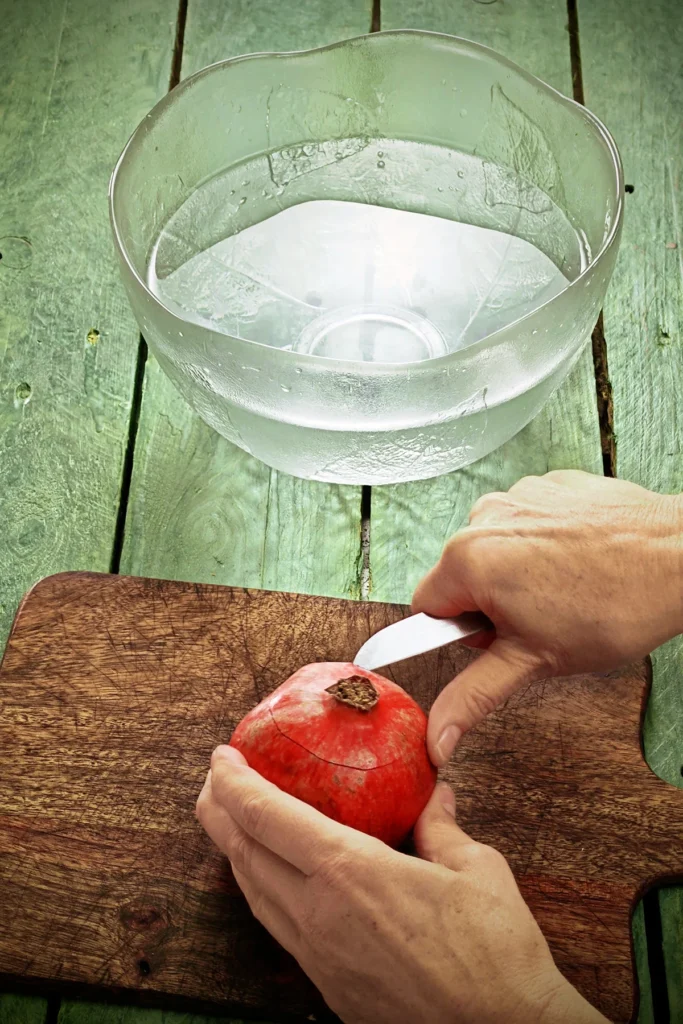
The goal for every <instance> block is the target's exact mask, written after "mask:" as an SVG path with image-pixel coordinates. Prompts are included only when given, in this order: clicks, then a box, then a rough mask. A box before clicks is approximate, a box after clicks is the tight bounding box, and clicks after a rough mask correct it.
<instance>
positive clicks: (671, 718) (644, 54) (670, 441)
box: [579, 0, 683, 1021]
mask: <svg viewBox="0 0 683 1024" xmlns="http://www.w3.org/2000/svg"><path fill="white" fill-rule="evenodd" d="M579 26H580V39H581V55H582V66H583V81H584V90H585V94H586V102H587V103H588V105H589V106H591V107H592V109H594V110H595V111H596V113H597V114H598V115H599V116H601V117H603V118H604V119H605V122H606V123H607V125H608V126H609V128H610V130H611V131H612V132H613V134H614V136H615V138H616V141H617V144H618V146H619V148H620V150H621V154H622V158H623V161H624V170H625V176H626V181H627V182H628V183H629V184H631V185H633V189H634V191H633V193H632V194H628V195H627V196H626V202H627V207H626V218H625V223H624V235H623V240H622V244H621V252H620V255H619V260H618V263H617V268H616V271H615V275H614V279H613V282H612V286H611V288H610V292H609V295H608V297H607V302H606V303H605V337H606V341H607V351H608V358H609V371H610V378H611V381H612V386H613V389H614V425H615V432H616V436H617V469H618V473H619V476H622V477H624V478H625V479H627V480H635V481H636V482H637V483H640V484H643V485H644V486H645V487H650V488H652V489H653V490H656V491H664V492H671V493H673V492H680V491H683V417H682V416H681V397H680V396H681V394H682V393H683V356H682V352H683V348H682V345H683V337H682V336H681V324H682V321H681V309H682V308H683V220H682V217H683V209H682V208H681V193H680V181H681V173H682V172H683V126H682V124H681V94H682V92H683V60H682V57H681V54H683V18H681V8H680V3H679V2H678V0H657V2H655V3H653V4H651V5H648V6H647V8H643V7H641V6H640V5H638V4H634V5H631V6H629V10H628V16H627V17H625V16H624V9H623V4H620V3H619V0H590V2H586V3H581V2H580V3H579ZM682 680H683V641H681V640H677V641H674V642H673V643H670V644H668V645H667V646H666V647H664V648H662V649H661V650H659V651H657V652H656V653H655V655H654V657H653V689H652V696H651V699H650V702H649V705H648V710H647V717H646V721H645V728H644V732H643V739H644V743H645V751H646V755H647V758H648V761H649V763H650V765H651V766H652V768H653V769H654V770H655V771H656V772H657V774H658V775H661V776H662V778H665V779H667V780H668V781H669V782H671V783H673V784H674V785H679V786H680V785H681V783H682V779H681V771H682V770H681V763H682V759H681V750H683V696H682V695H683V690H682V688H681V682H682ZM660 909H661V914H662V933H663V946H664V959H665V963H666V972H667V982H668V994H669V1004H670V1013H671V1020H672V1021H674V1020H680V1019H682V1018H683V889H681V888H677V889H669V890H666V891H665V892H663V893H662V894H661V897H660Z"/></svg>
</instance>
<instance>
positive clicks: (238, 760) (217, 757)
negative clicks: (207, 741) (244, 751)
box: [211, 743, 245, 767]
mask: <svg viewBox="0 0 683 1024" xmlns="http://www.w3.org/2000/svg"><path fill="white" fill-rule="evenodd" d="M216 761H229V762H230V763H231V764H244V763H245V761H244V758H243V757H242V755H241V754H240V752H239V750H235V748H234V747H229V746H228V744H227V743H222V744H221V745H220V747H216V749H215V750H214V752H213V754H212V755H211V765H212V767H213V765H215V763H216Z"/></svg>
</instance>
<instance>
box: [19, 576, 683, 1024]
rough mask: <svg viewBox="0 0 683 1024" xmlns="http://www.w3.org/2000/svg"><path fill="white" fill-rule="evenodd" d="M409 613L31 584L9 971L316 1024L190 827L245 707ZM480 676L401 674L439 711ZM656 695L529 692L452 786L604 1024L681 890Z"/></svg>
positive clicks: (681, 847) (497, 721)
mask: <svg viewBox="0 0 683 1024" xmlns="http://www.w3.org/2000/svg"><path fill="white" fill-rule="evenodd" d="M404 613H405V610H404V609H401V608H399V607H395V606H390V605H384V604H379V603H358V602H353V601H339V600H329V599H323V598H315V597H309V596H301V595H298V596H297V595H287V594H282V593H270V592H267V591H244V590H231V589H228V588H224V587H206V586H199V585H193V584H188V583H177V582H164V581H153V580H140V579H135V578H132V577H117V576H97V575H92V574H67V575H63V576H58V577H52V578H50V579H48V580H45V581H43V582H42V583H41V584H39V585H38V587H37V588H35V589H34V591H33V592H32V593H31V594H30V595H29V597H28V598H27V600H26V601H25V603H24V604H23V606H22V608H21V610H20V613H19V617H18V620H17V623H16V625H15V627H14V630H13V632H12V635H11V637H10V640H9V643H8V646H7V651H6V654H5V660H4V663H3V666H2V670H1V672H0V699H2V703H3V715H2V718H0V849H2V853H3V857H2V860H1V861H0V877H1V879H2V885H3V891H4V907H3V914H2V915H1V916H0V972H2V973H4V974H5V975H7V976H10V977H13V976H16V977H19V978H23V979H29V978H41V979H51V980H56V981H60V982H72V983H75V984H80V985H88V986H101V985H104V986H107V987H111V988H113V989H118V990H119V991H120V990H132V993H135V994H137V995H141V994H142V995H147V996H155V997H162V996H173V997H187V998H188V999H192V1000H195V1001H196V1000H203V1001H205V1002H210V1003H216V1004H218V1005H222V1006H223V1007H224V1008H225V1009H226V1010H228V1009H230V1008H233V1007H234V1008H235V1009H237V1010H240V1009H243V1010H249V1011H250V1012H251V1013H263V1014H264V1015H275V1014H278V1015H286V1014H287V1013H291V1014H293V1015H296V1016H299V1017H307V1016H308V1015H309V1014H310V1013H314V1014H315V1015H316V1016H325V1010H324V1007H323V1006H322V1004H321V1001H320V998H319V996H318V995H317V993H316V992H315V990H314V989H313V987H312V986H311V985H310V983H308V982H307V980H306V979H305V978H304V977H303V975H301V974H300V972H299V971H298V968H296V966H295V964H294V963H293V961H290V960H289V958H288V957H287V956H286V955H285V954H284V953H283V952H282V950H280V949H279V947H278V946H277V944H276V943H274V942H273V941H271V940H270V939H269V937H268V936H267V935H266V933H265V932H264V931H263V929H261V928H260V926H258V925H257V924H256V922H255V921H254V919H253V918H252V917H251V914H250V913H249V911H248V908H247V906H246V903H245V902H244V901H243V899H242V897H241V895H240V893H239V890H238V889H237V887H236V885H235V883H234V881H233V880H232V876H231V874H230V871H229V867H228V866H227V862H226V861H225V860H224V858H222V857H221V856H220V855H219V854H218V852H217V851H216V850H215V848H214V847H213V845H212V843H211V841H210V840H209V839H208V837H207V836H206V835H205V834H204V832H203V830H202V829H201V827H200V826H199V824H198V822H197V821H196V819H195V817H194V814H193V807H194V802H195V799H196V795H197V792H198V789H199V787H200V784H201V781H202V778H203V775H204V774H205V771H206V763H207V760H208V757H209V754H210V751H211V749H212V748H213V747H214V746H215V745H216V744H217V743H218V742H221V741H224V740H226V739H228V738H229V736H230V734H231V732H232V729H233V728H234V726H235V725H236V723H237V722H238V721H239V720H240V719H241V717H242V716H243V715H244V714H245V712H246V711H247V710H248V709H249V708H250V707H252V706H253V705H254V704H255V703H256V702H257V701H258V700H260V699H262V698H263V697H264V696H265V695H266V694H267V693H268V692H270V691H271V690H272V689H273V688H274V687H275V686H276V685H277V684H278V683H279V682H281V681H282V680H283V679H285V678H286V677H287V676H288V675H290V674H291V672H293V671H294V670H295V669H296V668H298V667H299V666H300V665H301V664H303V663H306V662H309V661H313V660H331V661H342V660H347V659H349V658H350V657H352V656H353V654H354V653H355V651H356V650H357V649H358V647H359V646H360V645H361V643H362V642H363V641H364V640H365V639H366V638H367V637H368V636H369V635H370V634H371V633H372V632H374V631H375V630H377V629H379V628H381V627H382V626H383V625H386V624H387V623H388V622H391V621H395V620H396V619H397V618H399V617H401V615H402V614H404ZM470 657H471V655H470V654H469V652H467V651H466V650H465V649H463V648H457V646H456V647H451V648H448V649H445V650H442V651H441V652H438V653H433V654H432V655H430V656H426V657H423V658H416V659H413V660H412V661H409V662H405V663H403V664H402V665H399V666H395V668H394V670H393V672H392V673H391V674H392V675H393V676H394V678H395V679H396V680H397V681H398V682H400V683H401V684H402V685H404V686H405V687H406V689H407V690H409V692H411V693H412V694H413V695H414V696H415V697H416V699H417V700H418V701H419V702H420V703H421V704H422V705H423V707H425V708H428V707H429V706H430V705H431V703H432V702H433V700H434V697H435V696H436V693H437V692H438V689H439V687H440V686H441V685H443V684H444V683H445V682H446V681H447V680H448V679H450V678H451V677H452V676H453V675H454V674H455V673H456V672H457V671H459V670H461V669H462V668H463V667H464V665H465V664H466V663H467V661H468V659H469V658H470ZM646 689H647V674H646V671H645V667H644V666H635V667H632V668H631V669H628V670H625V671H624V672H621V673H613V674H611V675H610V676H609V677H602V678H600V677H592V676H580V677H576V678H573V679H569V680H564V681H563V682H562V683H561V684H559V685H548V686H545V687H543V686H541V687H529V688H528V689H526V690H525V691H523V692H520V693H519V694H517V695H516V696H515V697H514V698H513V699H511V701H510V702H509V703H508V705H507V707H506V708H505V709H504V711H501V712H499V713H496V714H494V715H493V716H492V717H491V718H490V719H489V720H488V721H487V723H486V724H485V725H484V726H483V727H482V728H480V729H478V730H475V731H474V732H472V733H471V734H470V735H469V736H468V737H466V738H465V740H464V741H463V742H462V744H461V745H460V746H459V748H458V751H457V754H456V756H455V758H454V761H453V763H452V764H451V765H450V766H449V768H448V769H447V770H446V772H445V775H446V777H447V778H448V779H449V781H450V782H451V783H452V784H453V786H454V787H455V789H456V791H457V792H458V803H459V817H460V821H461V822H462V824H463V827H464V828H465V829H466V830H467V831H468V832H470V834H472V835H473V836H474V837H475V838H478V839H480V840H482V841H484V842H487V843H491V844H493V845H495V846H496V847H497V848H498V849H500V850H501V851H502V852H503V853H504V855H505V856H506V857H507V859H508V861H509V863H510V864H511V866H512V868H513V871H514V872H515V874H516V876H517V879H518V881H519V884H520V887H521V889H522V892H523V894H524V896H525V898H526V899H527V901H528V903H529V905H530V907H531V909H532V911H533V912H534V914H535V915H536V917H537V919H538V920H539V922H540V924H541V927H542V928H543V930H544V932H545V934H546V936H547V938H548V941H549V943H550V945H551V948H552V950H553V953H554V956H555V959H556V961H557V963H558V966H559V967H560V969H561V970H562V971H563V972H564V973H565V975H566V976H567V977H568V978H569V979H570V980H571V981H572V982H573V983H574V984H576V985H577V986H578V987H579V989H580V990H581V991H583V992H584V994H585V995H586V996H587V997H588V998H589V999H590V1000H591V1001H592V1002H593V1003H594V1004H595V1005H597V1006H599V1007H600V1008H601V1009H602V1010H603V1012H604V1013H606V1014H607V1016H608V1017H609V1018H610V1020H612V1021H626V1020H629V1019H630V1018H631V1011H632V1008H633V972H632V967H631V950H630V934H629V922H630V913H631V910H632V906H633V903H634V902H635V899H636V896H637V894H638V893H639V892H640V891H641V890H642V889H643V887H644V886H645V885H647V884H649V883H652V882H654V881H656V880H658V879H661V878H665V879H672V878H674V877H679V876H680V877H683V844H681V842H680V835H681V830H682V829H683V793H681V792H680V790H678V789H675V788H674V787H672V786H669V785H668V784H667V783H665V782H662V781H661V780H659V779H657V777H656V776H655V775H654V774H653V773H652V772H651V771H650V769H649V768H648V767H647V765H646V764H645V762H644V760H643V757H642V754H641V751H640V718H641V712H642V707H643V702H644V698H645V694H646ZM159 722H163V723H164V728H163V730H160V729H159ZM38 751H40V755H41V756H36V753H37V752H38ZM596 751H597V752H598V753H596ZM48 752H50V753H48ZM169 780H172V784H171V783H170V782H169ZM482 794H485V798H482ZM132 993H131V994H132Z"/></svg>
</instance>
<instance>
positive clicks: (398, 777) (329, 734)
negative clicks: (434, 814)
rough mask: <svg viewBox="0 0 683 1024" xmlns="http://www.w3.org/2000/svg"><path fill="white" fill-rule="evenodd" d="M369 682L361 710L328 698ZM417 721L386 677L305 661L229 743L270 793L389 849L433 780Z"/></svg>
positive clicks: (413, 708)
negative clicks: (344, 686) (347, 684)
mask: <svg viewBox="0 0 683 1024" xmlns="http://www.w3.org/2000/svg"><path fill="white" fill-rule="evenodd" d="M342 680H360V681H361V682H360V686H361V689H363V681H367V682H368V683H370V684H372V687H374V690H375V692H376V695H377V702H376V704H375V705H374V707H371V708H370V709H369V710H360V709H359V708H357V707H355V706H349V704H347V703H343V702H342V701H341V700H340V699H338V697H336V696H334V695H333V694H331V693H329V692H328V688H329V687H330V686H334V685H335V684H337V683H339V682H340V681H342ZM426 732H427V719H426V716H425V714H424V712H423V711H422V709H421V708H420V707H419V706H418V705H417V704H416V703H415V701H414V700H413V699H412V697H410V696H409V695H408V694H407V693H406V692H405V690H403V689H401V687H400V686H397V685H396V683H392V682H391V681H390V680H389V679H385V678H384V677H383V676H379V675H377V674H375V673H374V672H368V671H366V670H365V669H362V668H359V667H358V666H356V665H352V664H350V663H344V662H325V663H321V664H315V665H306V666H305V667H304V668H301V669H299V671H298V672H295V673H294V675H293V676H291V677H290V678H289V679H288V680H287V681H286V682H284V683H283V684H282V685H281V686H279V687H278V688H277V690H274V691H273V693H271V694H270V696H268V697H266V699H265V700H263V701H262V702H261V703H260V704H259V705H258V706H257V707H255V708H253V709H252V710H251V711H250V712H249V713H248V714H247V715H246V716H245V717H244V718H243V719H242V721H241V722H240V724H239V725H238V726H237V728H236V729H235V731H234V733H233V735H232V738H231V740H230V743H231V745H232V746H233V747H235V748H236V749H237V750H239V751H241V753H242V754H243V755H244V757H245V758H246V759H247V762H248V763H249V764H250V765H251V767H252V768H254V769H255V770H256V771H257V772H259V773H260V774H261V775H263V776H264V778H266V779H269V780H270V781H271V782H273V783H275V785H276V786H278V787H279V788H280V789H282V790H284V791H285V792H286V793H291V795H292V796H295V797H297V798H298V799H299V800H303V801H305V802H306V803H307V804H310V805H311V806H312V807H316V808H317V809H318V810H319V811H322V813H323V814H326V815H327V816H328V817H330V818H333V819H334V820H335V821H339V822H341V823H342V824H344V825H348V826H350V827H351V828H355V829H358V830H359V831H361V832H365V833H367V834H368V835H371V836H375V837H376V838H377V839H381V840H382V841H383V842H385V843H388V844H389V845H390V846H394V847H395V846H399V845H400V844H401V843H402V842H403V841H404V840H405V839H406V837H407V836H408V835H409V833H410V831H411V829H412V827H413V825H414V824H415V822H416V821H417V819H418V817H419V816H420V814H421V813H422V811H423V810H424V808H425V805H426V804H427V801H428V800H429V797H430V796H431V794H432V791H433V789H434V786H435V784H436V768H434V766H433V765H432V763H431V761H430V760H429V755H428V754H427V747H426V743H425V737H426Z"/></svg>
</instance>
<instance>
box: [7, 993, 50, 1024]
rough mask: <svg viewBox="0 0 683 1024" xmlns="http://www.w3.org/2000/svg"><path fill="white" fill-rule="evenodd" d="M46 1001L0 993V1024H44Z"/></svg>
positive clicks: (36, 997) (39, 998)
mask: <svg viewBox="0 0 683 1024" xmlns="http://www.w3.org/2000/svg"><path fill="white" fill-rule="evenodd" d="M46 1014H47V999H43V998H41V997H40V996H24V995H16V994H15V993H10V992H6V993H0V1024H44V1022H45V1017H46Z"/></svg>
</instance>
